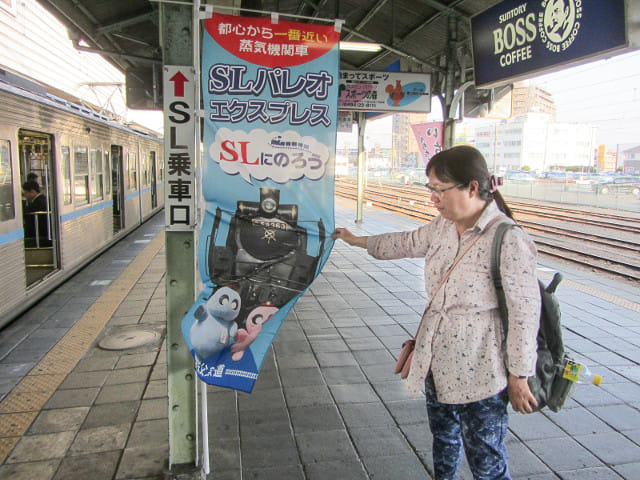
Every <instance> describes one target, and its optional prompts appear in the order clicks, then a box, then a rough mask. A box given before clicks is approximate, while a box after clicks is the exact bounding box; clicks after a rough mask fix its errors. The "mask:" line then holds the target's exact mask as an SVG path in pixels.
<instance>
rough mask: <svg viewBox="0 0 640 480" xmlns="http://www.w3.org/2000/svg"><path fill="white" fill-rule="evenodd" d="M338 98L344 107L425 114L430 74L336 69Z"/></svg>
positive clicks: (429, 95)
mask: <svg viewBox="0 0 640 480" xmlns="http://www.w3.org/2000/svg"><path fill="white" fill-rule="evenodd" d="M338 101H339V104H340V108H342V109H345V110H356V111H366V112H396V113H398V112H421V113H429V112H430V111H431V75H429V74H427V73H406V72H386V71H385V72H369V71H364V70H362V71H359V70H340V97H339V98H338Z"/></svg>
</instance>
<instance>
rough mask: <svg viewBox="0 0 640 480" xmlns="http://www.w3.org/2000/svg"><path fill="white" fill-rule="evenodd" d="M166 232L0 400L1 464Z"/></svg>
mask: <svg viewBox="0 0 640 480" xmlns="http://www.w3.org/2000/svg"><path fill="white" fill-rule="evenodd" d="M164 241H165V236H164V231H162V232H160V233H158V234H157V235H156V236H155V237H154V238H153V240H151V241H150V242H149V244H148V245H147V246H146V247H145V248H144V249H143V250H142V252H140V253H139V254H138V255H137V256H136V258H135V259H134V260H133V261H132V262H131V263H130V264H129V265H128V266H127V268H126V269H125V270H124V271H123V272H122V273H121V274H120V276H119V277H118V278H117V279H116V280H115V281H114V282H113V283H112V284H111V285H110V286H109V287H108V288H107V290H106V291H105V292H104V293H103V294H102V296H101V297H100V298H99V299H98V300H97V301H96V302H95V303H94V304H93V305H92V306H91V307H90V308H89V309H88V310H87V311H86V312H85V314H84V315H83V316H82V317H81V318H80V319H79V320H78V321H77V322H76V323H75V325H74V326H73V327H71V329H70V330H69V331H68V332H67V334H66V335H65V336H64V337H62V339H61V340H60V341H59V342H58V343H57V344H56V345H55V346H54V347H53V348H52V349H51V350H50V351H49V353H47V355H46V356H45V357H44V358H43V359H42V360H40V362H39V363H38V365H36V366H35V367H33V369H31V371H30V372H29V374H28V375H27V376H25V377H24V378H23V379H22V380H21V381H20V383H18V385H16V386H15V387H14V388H13V390H11V392H10V393H9V394H8V395H7V396H6V397H5V398H4V399H3V400H2V402H0V463H2V462H3V461H4V460H5V458H6V457H7V455H8V454H9V452H10V451H11V449H12V448H13V447H14V446H15V445H16V443H17V442H18V440H20V437H21V436H22V435H24V433H25V432H26V431H27V429H28V428H29V426H30V425H31V423H32V422H33V421H34V420H35V418H36V416H37V415H38V413H40V410H42V407H44V405H45V404H46V403H47V402H48V401H49V399H50V398H51V396H52V395H53V394H54V393H55V391H56V390H57V389H58V387H59V386H60V384H61V383H62V382H63V381H64V379H65V378H66V377H67V375H68V374H69V373H71V371H72V370H73V368H74V367H75V366H76V364H77V363H78V362H79V361H80V360H81V359H82V357H83V356H84V354H85V353H86V351H87V350H88V349H89V347H90V346H91V344H92V343H93V342H94V341H95V339H96V338H97V337H98V335H99V334H100V332H101V331H102V329H103V328H104V326H105V325H106V324H107V322H108V321H109V319H110V318H111V316H112V315H113V314H114V313H115V311H116V309H117V308H118V307H119V306H120V304H121V303H122V301H123V300H124V299H125V297H126V296H127V293H129V291H130V290H131V289H132V288H133V286H134V285H135V284H136V282H137V281H138V280H139V278H140V277H141V276H142V274H143V273H144V271H145V270H146V268H147V267H148V266H149V264H150V263H151V261H152V260H153V258H154V257H155V256H156V254H157V253H158V252H159V251H160V249H161V248H162V247H163V246H164Z"/></svg>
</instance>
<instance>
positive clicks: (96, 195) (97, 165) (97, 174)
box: [91, 148, 104, 202]
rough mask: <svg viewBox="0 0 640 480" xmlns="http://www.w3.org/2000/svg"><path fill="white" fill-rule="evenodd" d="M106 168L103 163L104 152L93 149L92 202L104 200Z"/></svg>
mask: <svg viewBox="0 0 640 480" xmlns="http://www.w3.org/2000/svg"><path fill="white" fill-rule="evenodd" d="M103 180H104V167H103V163H102V150H99V149H95V148H92V149H91V201H93V202H95V201H97V200H102V199H103V198H104V187H103V185H104V181H103Z"/></svg>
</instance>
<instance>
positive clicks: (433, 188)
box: [424, 183, 462, 198]
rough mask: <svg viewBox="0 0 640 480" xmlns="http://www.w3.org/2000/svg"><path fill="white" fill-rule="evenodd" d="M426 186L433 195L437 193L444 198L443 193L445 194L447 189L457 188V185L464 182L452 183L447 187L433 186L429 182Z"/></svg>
mask: <svg viewBox="0 0 640 480" xmlns="http://www.w3.org/2000/svg"><path fill="white" fill-rule="evenodd" d="M424 186H425V188H426V189H427V190H429V193H432V194H433V195H435V196H436V197H438V198H442V195H443V194H444V192H446V191H447V190H452V189H454V188H457V187H461V186H462V184H461V183H458V184H456V185H452V186H450V187H446V188H436V187H433V186H431V185H429V184H428V183H425V185H424Z"/></svg>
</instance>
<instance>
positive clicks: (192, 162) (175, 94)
mask: <svg viewBox="0 0 640 480" xmlns="http://www.w3.org/2000/svg"><path fill="white" fill-rule="evenodd" d="M163 87H164V155H165V172H166V185H165V225H166V228H167V229H168V230H192V229H193V228H194V225H195V210H196V189H195V169H196V158H195V143H196V133H195V128H196V118H195V71H194V69H193V67H187V66H177V65H165V67H164V79H163Z"/></svg>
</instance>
